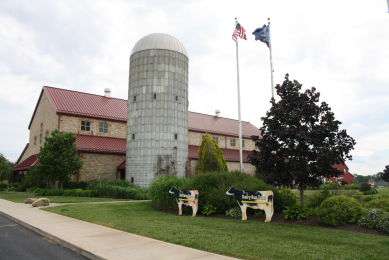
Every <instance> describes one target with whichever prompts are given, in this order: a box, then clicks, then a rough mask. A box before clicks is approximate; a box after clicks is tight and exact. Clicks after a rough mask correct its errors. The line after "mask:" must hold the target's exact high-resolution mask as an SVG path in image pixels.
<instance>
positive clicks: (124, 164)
mask: <svg viewBox="0 0 389 260" xmlns="http://www.w3.org/2000/svg"><path fill="white" fill-rule="evenodd" d="M117 169H118V170H125V169H126V160H124V161H123V162H122V163H121V164H120V165H119V166H118V167H117Z"/></svg>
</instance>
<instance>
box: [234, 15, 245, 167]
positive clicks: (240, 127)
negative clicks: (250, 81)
mask: <svg viewBox="0 0 389 260" xmlns="http://www.w3.org/2000/svg"><path fill="white" fill-rule="evenodd" d="M237 24H238V21H237V19H236V18H235V26H236V25H237ZM236 69H237V72H238V73H237V75H238V76H237V81H238V118H239V165H240V172H243V160H242V121H241V119H240V87H239V55H238V37H237V38H236Z"/></svg>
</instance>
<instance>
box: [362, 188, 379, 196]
mask: <svg viewBox="0 0 389 260" xmlns="http://www.w3.org/2000/svg"><path fill="white" fill-rule="evenodd" d="M362 192H363V195H373V194H377V193H378V190H377V189H370V190H367V191H362Z"/></svg>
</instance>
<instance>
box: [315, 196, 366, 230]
mask: <svg viewBox="0 0 389 260" xmlns="http://www.w3.org/2000/svg"><path fill="white" fill-rule="evenodd" d="M316 214H317V215H318V216H319V222H321V223H323V224H327V225H333V226H340V225H345V224H347V223H355V222H356V221H357V218H358V217H359V216H360V215H361V214H362V206H361V204H360V203H359V202H358V201H357V200H356V199H354V198H349V197H346V196H345V195H340V196H333V197H329V198H328V199H326V200H325V201H323V203H321V205H320V206H319V207H318V208H317V209H316Z"/></svg>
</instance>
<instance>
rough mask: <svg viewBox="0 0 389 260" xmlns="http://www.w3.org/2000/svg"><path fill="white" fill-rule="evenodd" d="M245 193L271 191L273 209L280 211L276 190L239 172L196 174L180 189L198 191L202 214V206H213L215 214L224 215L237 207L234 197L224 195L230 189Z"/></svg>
mask: <svg viewBox="0 0 389 260" xmlns="http://www.w3.org/2000/svg"><path fill="white" fill-rule="evenodd" d="M233 186H234V187H235V188H237V189H239V190H246V191H266V190H272V191H273V193H274V209H275V211H281V210H282V209H283V207H284V206H283V204H282V201H281V196H280V193H279V191H278V189H277V188H275V187H273V186H271V185H267V184H265V183H264V182H263V181H262V180H259V179H257V178H254V177H252V176H250V175H248V174H246V173H240V172H210V173H202V174H197V175H195V176H194V177H192V178H190V179H189V181H188V182H187V183H186V184H185V185H183V186H182V187H181V188H180V189H183V190H198V191H199V198H200V199H199V211H200V212H202V209H203V207H204V206H202V205H213V206H215V207H217V212H215V213H221V214H224V213H225V212H226V211H227V210H229V209H231V208H234V207H236V206H237V202H236V199H235V198H234V196H229V195H226V191H228V190H229V189H230V188H231V187H233Z"/></svg>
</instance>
